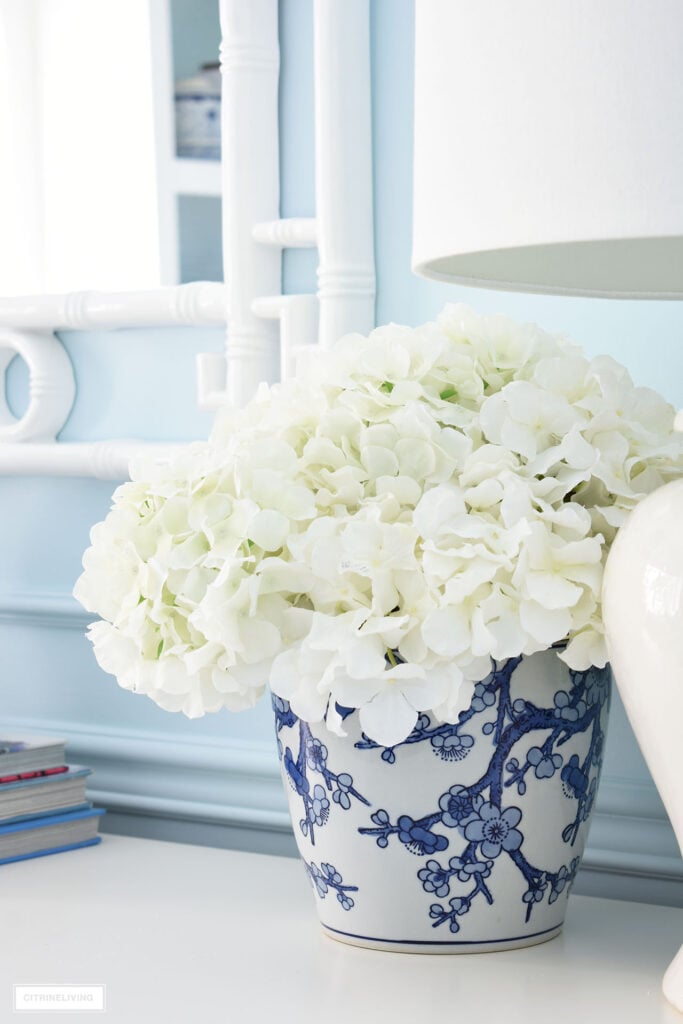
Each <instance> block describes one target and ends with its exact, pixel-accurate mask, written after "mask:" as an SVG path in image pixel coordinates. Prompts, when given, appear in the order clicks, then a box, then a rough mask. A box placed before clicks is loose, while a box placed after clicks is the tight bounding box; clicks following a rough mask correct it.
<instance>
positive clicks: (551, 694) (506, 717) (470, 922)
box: [273, 652, 611, 953]
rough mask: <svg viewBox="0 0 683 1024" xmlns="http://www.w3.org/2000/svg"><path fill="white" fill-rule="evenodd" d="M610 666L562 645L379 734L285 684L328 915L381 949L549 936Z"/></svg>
mask: <svg viewBox="0 0 683 1024" xmlns="http://www.w3.org/2000/svg"><path fill="white" fill-rule="evenodd" d="M610 678H611V676H610V671H609V669H603V670H591V671H590V672H588V673H581V674H579V673H570V672H569V670H568V669H567V667H566V666H565V665H564V664H563V663H562V662H561V661H560V660H559V658H558V657H557V655H556V654H555V653H554V652H544V653H542V654H536V655H533V656H532V657H531V658H524V659H521V660H520V661H519V662H518V660H517V659H515V660H511V661H509V662H507V663H504V664H502V665H500V666H498V668H497V670H496V671H494V672H492V674H491V675H490V676H489V677H488V678H487V679H486V680H484V681H483V682H482V683H480V684H478V685H477V687H476V688H475V691H474V694H473V696H472V700H471V703H470V705H469V707H467V708H464V709H463V711H462V713H461V714H460V720H459V722H458V724H456V725H444V724H442V723H438V722H436V721H435V720H433V719H432V718H430V716H428V715H423V716H421V718H420V719H419V721H418V726H417V727H416V729H415V730H414V731H413V732H412V733H411V735H410V736H409V737H408V738H407V740H405V741H404V742H403V743H402V744H399V745H397V746H396V747H394V748H383V747H378V746H377V745H376V744H374V743H372V742H371V741H369V740H368V739H367V737H364V736H363V734H362V732H361V730H360V727H359V723H358V714H357V713H356V712H352V713H350V714H349V715H348V716H347V717H346V718H345V720H344V726H345V729H346V731H347V735H346V736H345V737H340V736H337V735H335V734H333V733H331V732H330V731H329V730H328V729H327V728H326V726H325V725H324V723H318V724H315V725H309V724H307V723H305V722H302V721H300V720H299V719H298V718H296V716H295V715H294V714H293V713H292V711H291V709H290V707H289V705H288V704H287V703H286V702H284V701H282V700H279V699H278V698H275V699H274V702H273V703H274V710H275V715H276V724H277V735H278V746H279V753H280V760H281V766H282V775H283V780H284V782H285V788H286V790H287V793H288V799H289V807H290V812H291V816H292V823H293V827H294V832H295V835H296V839H297V843H298V846H299V851H300V853H301V856H302V858H303V860H304V862H305V864H306V870H307V872H308V875H309V878H310V880H311V882H312V884H313V888H314V892H315V897H316V902H317V906H318V912H319V916H320V920H321V923H322V925H323V928H324V929H325V930H326V931H327V932H328V934H329V935H331V936H332V937H333V938H337V939H340V940H342V941H346V942H350V943H352V944H356V945H363V946H370V947H373V948H380V949H388V950H399V951H410V952H424V953H434V952H437V953H458V952H473V951H487V950H497V949H507V948H513V947H517V946H525V945H532V944H534V943H537V942H543V941H545V940H546V939H550V938H552V937H553V936H554V935H556V934H557V933H558V931H559V930H560V928H561V926H562V922H563V920H564V914H565V909H566V903H567V898H568V894H569V890H570V888H571V883H572V881H573V879H574V877H575V875H576V871H577V870H578V866H579V861H580V857H581V854H582V852H583V847H584V843H585V839H586V833H587V828H588V818H589V815H590V811H591V809H592V806H593V802H594V799H595V792H596V788H597V783H598V777H599V772H600V764H601V759H602V751H603V746H604V730H605V725H606V719H607V712H608V706H609V694H610Z"/></svg>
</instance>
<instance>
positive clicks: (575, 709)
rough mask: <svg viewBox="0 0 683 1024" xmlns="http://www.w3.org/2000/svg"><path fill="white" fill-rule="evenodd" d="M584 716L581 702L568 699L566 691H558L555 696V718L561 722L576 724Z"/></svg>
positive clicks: (584, 706)
mask: <svg viewBox="0 0 683 1024" xmlns="http://www.w3.org/2000/svg"><path fill="white" fill-rule="evenodd" d="M585 714H586V704H585V702H584V701H583V700H576V699H573V698H572V697H570V695H569V694H568V693H567V691H566V690H558V692H557V693H556V694H555V717H556V718H561V719H562V721H563V722H578V721H579V719H580V718H583V716H584V715H585Z"/></svg>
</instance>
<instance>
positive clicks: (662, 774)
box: [603, 481, 683, 1010]
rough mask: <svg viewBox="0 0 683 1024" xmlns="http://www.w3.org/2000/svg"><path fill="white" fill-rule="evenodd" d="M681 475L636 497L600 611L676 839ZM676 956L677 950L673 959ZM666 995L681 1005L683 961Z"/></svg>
mask: <svg viewBox="0 0 683 1024" xmlns="http://www.w3.org/2000/svg"><path fill="white" fill-rule="evenodd" d="M682 522H683V481H676V482H675V483H671V484H667V486H666V487H662V488H661V489H660V490H658V491H655V493H654V494H651V495H650V496H649V497H648V498H647V499H646V500H645V501H643V502H642V503H641V504H640V505H639V506H638V507H637V508H636V510H635V511H634V512H633V513H632V514H631V516H630V518H629V520H628V522H627V524H626V525H625V526H624V527H623V528H622V529H621V530H620V532H619V534H618V536H617V539H616V541H615V543H614V546H613V548H612V551H611V553H610V556H609V558H608V561H607V569H606V572H605V584H604V593H603V614H604V620H605V628H606V631H607V641H608V647H609V651H610V660H611V662H612V668H613V670H614V676H615V681H616V684H617V686H618V688H619V692H620V694H621V697H622V700H623V702H624V706H625V708H626V712H627V714H628V716H629V720H630V722H631V725H632V726H633V731H634V732H635V734H636V737H637V739H638V742H639V744H640V747H641V750H642V752H643V755H644V757H645V760H646V761H647V764H648V767H649V769H650V771H651V773H652V777H653V779H654V781H655V783H656V785H657V788H658V790H659V793H660V796H661V798H662V800H663V802H664V806H665V807H666V810H667V812H668V814H669V817H670V818H671V823H672V825H673V827H674V831H675V832H676V837H677V839H678V843H679V845H683V535H682V534H681V523H682ZM677 959H678V960H680V959H681V958H680V954H679V958H677ZM665 990H666V994H667V998H669V999H670V1000H671V1001H672V1002H673V1003H674V1004H675V1005H676V1006H677V1007H678V1008H679V1009H681V1010H683V964H679V966H678V967H676V966H675V965H674V964H672V967H671V969H670V971H669V973H668V974H667V980H666V984H665Z"/></svg>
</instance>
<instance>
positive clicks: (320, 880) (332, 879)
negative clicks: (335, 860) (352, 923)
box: [304, 861, 358, 910]
mask: <svg viewBox="0 0 683 1024" xmlns="http://www.w3.org/2000/svg"><path fill="white" fill-rule="evenodd" d="M304 867H305V869H306V872H307V874H308V877H309V878H310V880H311V882H312V884H313V887H314V888H315V890H316V892H317V893H318V896H319V897H320V899H321V900H324V899H325V897H326V896H327V894H328V892H329V891H330V890H332V891H334V892H336V894H337V900H338V901H339V903H340V904H341V907H342V910H351V908H352V907H353V906H354V905H355V904H354V900H353V898H352V897H351V896H349V893H350V892H358V886H357V885H344V881H343V879H342V876H341V875H340V873H339V872H338V871H337V869H336V868H335V866H334V865H333V864H325V863H322V864H321V865H320V867H318V865H317V864H314V863H313V861H311V863H310V864H309V863H308V862H307V861H304Z"/></svg>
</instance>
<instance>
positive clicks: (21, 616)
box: [0, 591, 96, 632]
mask: <svg viewBox="0 0 683 1024" xmlns="http://www.w3.org/2000/svg"><path fill="white" fill-rule="evenodd" d="M95 618H96V616H94V615H92V613H91V612H86V611H84V609H83V608H82V607H81V605H80V604H79V603H78V602H77V601H76V599H75V598H74V597H72V596H71V595H70V594H37V593H19V592H16V591H15V592H14V593H0V623H2V622H9V623H17V624H21V625H28V626H47V627H49V628H51V629H75V630H77V631H78V632H82V631H83V630H85V628H86V626H87V625H88V623H90V622H93V621H94V619H95Z"/></svg>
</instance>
